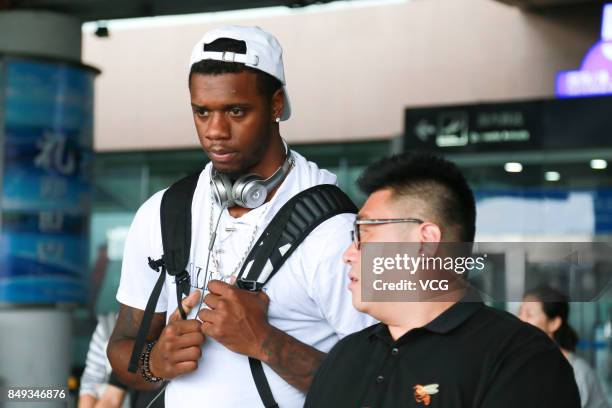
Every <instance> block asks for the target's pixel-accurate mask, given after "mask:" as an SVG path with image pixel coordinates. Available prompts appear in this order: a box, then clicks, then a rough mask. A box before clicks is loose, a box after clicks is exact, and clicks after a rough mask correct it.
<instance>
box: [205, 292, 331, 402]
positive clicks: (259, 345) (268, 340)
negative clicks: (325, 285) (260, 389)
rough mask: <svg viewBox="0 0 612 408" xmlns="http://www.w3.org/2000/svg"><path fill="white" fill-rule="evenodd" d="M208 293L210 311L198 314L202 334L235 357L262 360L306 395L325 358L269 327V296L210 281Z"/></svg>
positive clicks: (206, 301)
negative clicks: (244, 356)
mask: <svg viewBox="0 0 612 408" xmlns="http://www.w3.org/2000/svg"><path fill="white" fill-rule="evenodd" d="M208 290H209V291H210V293H209V294H208V295H206V297H205V298H204V302H205V303H206V304H207V305H208V307H210V310H207V309H205V310H202V311H200V313H199V314H198V317H199V318H200V319H201V320H202V322H203V323H202V332H203V333H204V334H206V335H207V336H210V337H212V338H214V339H215V340H217V341H218V342H219V343H221V344H223V345H224V346H225V347H227V348H228V349H230V350H232V351H234V352H236V353H240V354H244V355H247V356H249V357H253V358H256V359H258V360H261V361H262V362H263V363H266V364H267V365H268V366H270V367H271V368H272V369H273V370H274V371H276V373H277V374H278V375H280V376H281V377H282V378H283V379H284V380H285V381H287V382H288V383H289V384H291V385H293V386H294V387H296V388H297V389H299V390H301V391H302V392H307V391H308V387H309V386H310V383H311V382H312V379H313V377H314V374H315V372H316V371H317V368H318V367H319V365H320V364H321V361H323V358H325V354H324V353H322V352H320V351H319V350H317V349H315V348H313V347H311V346H309V345H307V344H304V343H302V342H300V341H299V340H297V339H295V338H293V337H291V336H289V335H288V334H287V333H285V332H283V331H281V330H279V329H277V328H276V327H273V326H271V325H270V324H269V323H268V306H269V305H270V298H269V297H268V295H266V293H265V292H263V291H260V292H249V291H246V290H243V289H239V288H237V287H235V286H231V285H228V284H226V283H223V282H221V281H210V282H209V283H208Z"/></svg>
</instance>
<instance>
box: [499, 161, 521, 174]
mask: <svg viewBox="0 0 612 408" xmlns="http://www.w3.org/2000/svg"><path fill="white" fill-rule="evenodd" d="M504 170H506V171H507V172H508V173H520V172H521V171H523V165H522V164H521V163H517V162H509V163H506V164H504Z"/></svg>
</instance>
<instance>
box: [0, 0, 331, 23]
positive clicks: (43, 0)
mask: <svg viewBox="0 0 612 408" xmlns="http://www.w3.org/2000/svg"><path fill="white" fill-rule="evenodd" d="M332 1H335V0H0V11H2V10H49V11H55V12H59V13H64V14H70V15H73V16H77V17H79V18H81V19H82V20H83V21H98V20H110V19H117V18H135V17H152V16H164V15H176V14H191V13H205V12H212V11H229V10H239V9H250V8H257V7H273V6H286V7H305V6H309V5H312V4H321V3H330V2H332Z"/></svg>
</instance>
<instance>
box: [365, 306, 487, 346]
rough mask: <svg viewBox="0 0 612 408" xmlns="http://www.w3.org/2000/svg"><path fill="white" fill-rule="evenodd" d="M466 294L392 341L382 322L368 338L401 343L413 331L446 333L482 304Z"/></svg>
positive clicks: (471, 314)
mask: <svg viewBox="0 0 612 408" xmlns="http://www.w3.org/2000/svg"><path fill="white" fill-rule="evenodd" d="M467 298H468V296H466V297H464V298H463V299H461V300H460V301H458V302H457V303H455V304H454V305H452V306H451V307H449V308H448V309H447V310H445V311H444V312H442V314H440V315H439V316H438V317H436V318H435V319H434V320H432V321H431V322H429V323H427V324H426V325H425V326H423V327H417V328H415V329H413V330H410V331H408V332H406V333H405V334H404V335H403V336H402V337H400V338H399V339H397V341H394V340H393V338H392V337H391V334H390V333H389V327H388V326H387V325H386V324H384V323H379V324H377V325H376V326H375V327H374V330H373V331H372V333H371V334H370V336H369V338H370V340H373V339H374V338H379V339H381V340H384V341H386V342H389V341H390V342H391V343H399V344H402V343H403V342H404V341H405V340H406V339H405V338H406V337H408V336H411V335H413V334H414V333H415V332H423V331H429V332H432V333H436V334H446V333H449V332H451V331H452V330H454V329H456V328H457V327H459V326H461V324H463V323H464V322H465V321H467V320H468V319H469V318H470V317H472V316H473V315H474V313H476V312H477V311H478V310H480V308H482V307H483V306H484V303H483V302H482V300H480V299H474V298H472V297H470V298H469V300H467Z"/></svg>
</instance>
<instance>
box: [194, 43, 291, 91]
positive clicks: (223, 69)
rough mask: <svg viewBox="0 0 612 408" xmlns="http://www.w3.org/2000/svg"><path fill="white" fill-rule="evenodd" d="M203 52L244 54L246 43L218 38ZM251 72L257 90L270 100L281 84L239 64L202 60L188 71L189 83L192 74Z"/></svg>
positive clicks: (205, 46) (260, 72)
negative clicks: (254, 76) (253, 75)
mask: <svg viewBox="0 0 612 408" xmlns="http://www.w3.org/2000/svg"><path fill="white" fill-rule="evenodd" d="M204 50H205V51H217V52H224V51H227V52H235V53H237V54H246V51H247V49H246V43H245V42H244V41H239V40H234V39H231V38H219V39H217V40H215V41H213V42H211V43H210V44H205V45H204ZM244 71H248V72H253V73H255V74H257V88H258V89H259V92H260V93H261V95H263V96H264V97H266V98H268V99H270V98H272V95H274V92H276V91H277V90H279V89H280V88H281V87H282V86H283V84H282V83H281V81H279V80H278V79H276V78H275V77H273V76H272V75H270V74H268V73H266V72H263V71H260V70H258V69H255V68H251V67H247V66H246V65H244V64H242V63H240V62H225V61H217V60H202V61H200V62H197V63H195V64H193V65H192V66H191V70H190V71H189V83H191V76H192V75H193V74H201V75H221V74H238V73H240V72H244Z"/></svg>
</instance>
